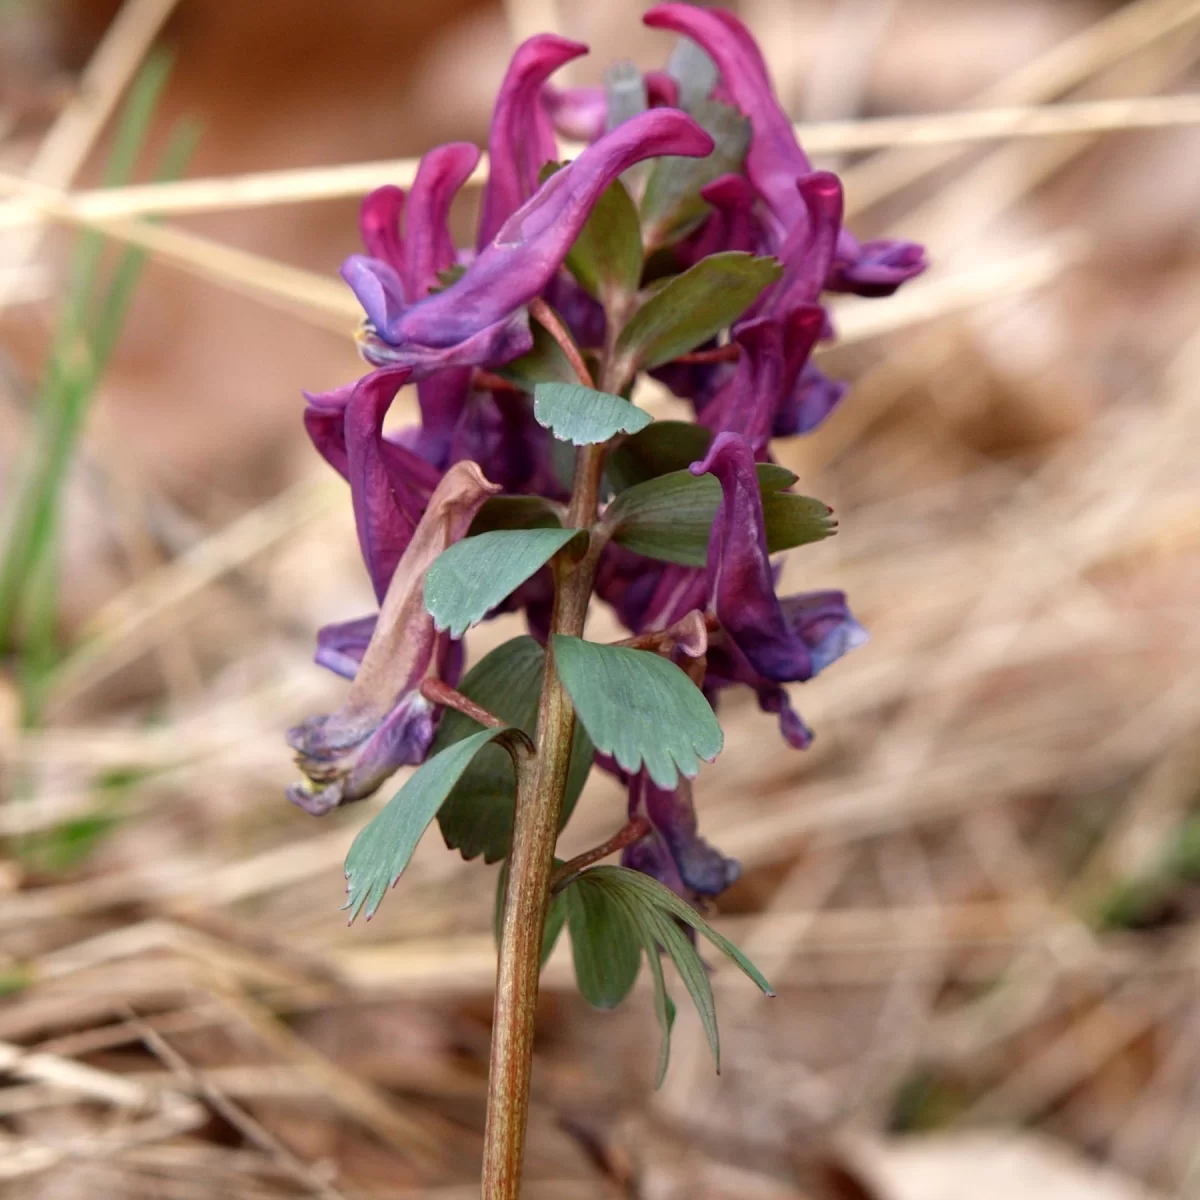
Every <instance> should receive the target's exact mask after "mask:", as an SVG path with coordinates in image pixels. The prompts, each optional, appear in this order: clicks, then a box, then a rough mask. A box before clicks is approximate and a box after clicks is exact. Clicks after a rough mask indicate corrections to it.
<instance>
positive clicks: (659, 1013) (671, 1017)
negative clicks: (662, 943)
mask: <svg viewBox="0 0 1200 1200" xmlns="http://www.w3.org/2000/svg"><path fill="white" fill-rule="evenodd" d="M612 897H613V901H614V902H615V903H617V904H620V905H622V906H623V907H624V909H625V911H626V914H627V915H628V916H629V918H630V920H631V921H632V922H633V924H634V926H635V928H636V929H637V931H638V933H639V934H640V936H641V939H642V949H643V950H645V952H646V966H647V967H649V968H650V978H651V980H652V982H653V984H654V1015H655V1017H656V1018H657V1020H658V1027H659V1030H660V1031H661V1032H662V1040H661V1041H660V1042H659V1047H658V1067H657V1069H656V1070H655V1074H654V1087H655V1090H657V1089H658V1088H660V1087H662V1085H663V1080H664V1079H666V1077H667V1067H668V1066H669V1065H670V1061H671V1030H672V1029H673V1028H674V1025H675V1003H674V1001H673V1000H672V999H671V997H670V995H669V994H668V992H667V981H666V977H665V976H664V974H663V969H662V958H661V957H660V955H659V952H658V945H659V943H658V936H657V931H656V928H655V923H654V921H653V920H652V919H651V915H650V913H649V911H648V910H647V909H646V908H645V907H643V906H642V905H640V904H639V903H638V902H637V901H635V900H633V899H632V898H631V897H630V896H629V895H628V894H627V893H626V892H624V891H622V890H620V889H617V888H614V889H612Z"/></svg>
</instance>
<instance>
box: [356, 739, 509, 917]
mask: <svg viewBox="0 0 1200 1200" xmlns="http://www.w3.org/2000/svg"><path fill="white" fill-rule="evenodd" d="M503 732H504V730H503V729H484V730H481V731H480V732H479V733H475V734H472V735H471V736H470V737H468V738H464V739H463V740H462V741H461V742H457V743H455V745H453V746H449V747H447V748H446V749H445V750H442V751H441V752H440V753H439V754H435V755H434V756H433V757H432V758H429V759H427V760H426V761H425V762H424V763H423V764H422V765H421V766H420V767H418V768H417V770H416V771H415V772H414V774H412V775H411V776H410V777H409V778H408V780H407V781H406V782H405V784H404V786H403V787H402V788H401V789H400V790H399V791H398V792H397V793H396V794H395V795H394V796H393V797H392V798H391V799H390V800H389V801H388V802H387V804H386V805H385V806H384V809H383V811H382V812H381V813H379V814H378V815H377V816H376V817H375V818H374V820H372V821H371V822H370V824H368V825H367V826H365V827H364V828H363V829H361V830H360V831H359V834H358V836H357V837H356V838H355V839H354V843H353V844H352V845H351V847H350V853H349V854H347V855H346V892H347V894H348V896H349V899H348V900H347V901H346V903H345V904H344V905H343V906H342V907H343V908H344V909H349V910H350V922H351V923H353V922H354V920H355V919H356V918H357V917H358V914H359V913H360V912H362V910H363V909H364V908H365V909H366V912H367V919H368V920H370V918H371V917H372V916H374V914H375V910H376V909H377V908H378V907H379V904H380V901H381V900H382V899H383V897H384V896H385V895H386V894H387V890H388V888H390V887H393V886H394V885H395V883H396V880H398V879H399V878H400V876H401V874H402V873H403V871H404V868H405V867H407V866H408V863H409V860H410V859H411V858H412V856H413V851H414V850H416V848H417V843H418V842H419V841H420V840H421V835H422V834H423V833H424V832H425V830H426V829H428V828H429V824H430V822H431V821H432V820H433V818H434V817H435V816H436V815H437V811H438V809H439V808H441V806H442V804H443V803H444V801H445V799H446V797H447V796H448V795H449V794H450V789H451V788H453V787H454V785H455V784H456V783H457V782H458V780H459V778H460V777H461V776H462V773H463V772H464V771H465V770H466V769H467V767H468V766H470V764H471V760H472V759H473V758H474V757H475V755H476V754H478V753H479V751H480V750H481V749H482V748H483V747H484V746H486V745H487V744H488V743H489V742H490V741H492V740H493V739H494V738H496V737H499V735H500V734H502V733H503Z"/></svg>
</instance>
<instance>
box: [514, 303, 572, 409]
mask: <svg viewBox="0 0 1200 1200" xmlns="http://www.w3.org/2000/svg"><path fill="white" fill-rule="evenodd" d="M529 331H530V333H532V334H533V348H532V349H531V350H530V351H529V352H528V353H526V354H522V355H521V357H520V358H514V359H513V360H512V362H510V363H505V365H504V366H502V367H497V368H496V374H497V375H499V376H500V378H501V379H505V380H507V381H508V382H509V383H512V384H516V386H517V387H519V388H522V389H523V390H524V391H527V392H532V391H533V389H534V387H535V385H537V384H539V383H551V382H554V381H558V382H560V383H574V382H575V381H576V380H578V378H579V376H578V375H576V374H575V368H574V367H573V366H571V361H570V359H568V358H567V356H566V354H564V353H563V348H562V347H561V346H560V345H559V344H558V343H557V342H556V341H555V340H554V338H553V337H551V336H550V333H549V331H548V330H547V329H546V327H545V326H544V325H542V324H541V323H540V322H539V321H530V322H529Z"/></svg>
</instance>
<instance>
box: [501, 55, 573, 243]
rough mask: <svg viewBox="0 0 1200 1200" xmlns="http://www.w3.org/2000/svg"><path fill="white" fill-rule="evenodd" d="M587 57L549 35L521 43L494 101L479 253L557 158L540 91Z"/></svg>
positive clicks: (556, 148) (556, 150)
mask: <svg viewBox="0 0 1200 1200" xmlns="http://www.w3.org/2000/svg"><path fill="white" fill-rule="evenodd" d="M586 53H587V47H586V46H585V45H583V44H582V43H581V42H572V41H568V40H567V39H566V38H561V37H556V36H555V35H554V34H552V33H542V34H538V35H537V36H536V37H531V38H530V39H529V40H528V41H526V42H522V43H521V45H520V46H519V47H517V52H516V54H514V55H513V58H512V62H511V63H509V65H508V72H507V74H506V75H505V76H504V82H503V83H502V84H501V85H500V92H499V94H498V95H497V97H496V107H495V109H494V111H493V113H492V127H491V131H490V132H489V133H488V181H487V186H486V187H485V188H484V192H483V209H482V212H481V215H480V218H479V240H478V243H477V245H478V248H479V249H480V250H483V248H484V247H485V246H486V245H487V244H488V243H489V242H491V241H492V239H493V238H495V236H496V234H497V233H499V231H500V227H501V226H502V225H503V224H504V222H505V221H507V220H508V218H509V217H510V216H512V214H513V213H514V212H516V211H517V209H518V208H520V207H521V205H522V204H524V203H525V201H526V200H528V199H529V197H530V196H532V195H533V193H534V192H535V191H537V188H538V172H539V171H540V170H541V169H542V167H544V166H545V165H546V163H548V162H553V161H554V160H555V159H556V158H557V157H558V144H557V142H556V141H555V139H554V129H553V126H552V125H551V122H550V116H549V113H548V111H547V109H546V107H545V105H544V104H543V103H542V86H543V85H544V84H545V82H546V80H548V79H549V78H550V76H551V75H553V74H554V72H555V71H557V70H558V68H559V67H561V66H562V65H563V64H564V63H568V62H570V61H571V60H572V59H573V58H578V57H579V56H580V55H581V54H586Z"/></svg>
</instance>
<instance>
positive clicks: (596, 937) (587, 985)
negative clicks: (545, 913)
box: [560, 871, 642, 1008]
mask: <svg viewBox="0 0 1200 1200" xmlns="http://www.w3.org/2000/svg"><path fill="white" fill-rule="evenodd" d="M587 877H588V872H586V871H585V872H584V873H583V874H582V875H581V876H580V877H579V878H578V879H576V880H575V881H574V883H572V884H571V885H570V886H569V887H567V888H565V889H564V890H563V891H562V892H561V893H560V895H561V896H562V897H563V898H564V899H565V901H566V910H567V928H568V930H570V933H571V957H572V958H573V959H574V962H575V981H576V983H578V985H579V990H580V992H581V993H582V994H583V998H584V999H585V1000H587V1002H588V1003H589V1004H594V1005H595V1006H596V1007H597V1008H616V1006H617V1005H618V1004H620V1003H621V1001H622V1000H624V999H625V997H626V996H627V995H629V991H630V989H631V988H632V987H633V985H634V982H635V981H636V980H637V976H638V970H639V968H640V967H641V965H642V938H641V934H640V933H639V930H638V928H637V926H636V925H635V924H634V922H633V920H632V919H631V918H630V916H629V913H628V911H627V909H626V908H625V907H624V906H622V905H620V904H615V903H613V898H612V896H611V894H610V892H609V891H608V890H607V889H605V888H603V887H597V886H594V885H593V883H592V882H591V881H590V880H588V878H587Z"/></svg>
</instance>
